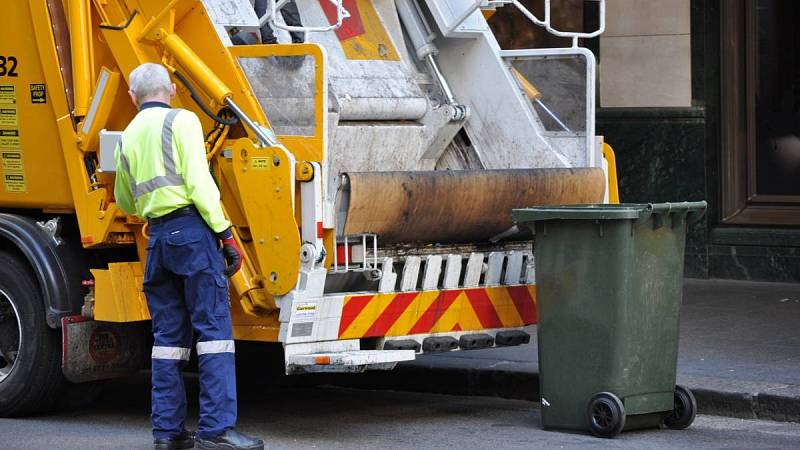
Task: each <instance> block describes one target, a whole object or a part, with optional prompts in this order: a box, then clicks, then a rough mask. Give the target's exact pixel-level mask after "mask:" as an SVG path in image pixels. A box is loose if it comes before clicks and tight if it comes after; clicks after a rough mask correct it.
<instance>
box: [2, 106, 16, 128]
mask: <svg viewBox="0 0 800 450" xmlns="http://www.w3.org/2000/svg"><path fill="white" fill-rule="evenodd" d="M16 126H19V121H18V120H17V108H0V127H16Z"/></svg>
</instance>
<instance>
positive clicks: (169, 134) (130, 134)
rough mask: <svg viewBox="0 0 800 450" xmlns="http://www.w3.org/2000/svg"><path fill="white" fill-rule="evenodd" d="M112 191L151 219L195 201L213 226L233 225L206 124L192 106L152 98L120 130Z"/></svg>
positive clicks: (120, 203)
mask: <svg viewBox="0 0 800 450" xmlns="http://www.w3.org/2000/svg"><path fill="white" fill-rule="evenodd" d="M115 157H116V162H117V176H116V183H115V185H114V196H115V197H116V199H117V205H118V206H119V207H120V208H121V209H122V210H123V211H125V212H127V213H128V214H136V215H137V216H140V217H143V218H147V219H152V218H155V217H161V216H163V215H165V214H167V213H169V212H172V211H173V210H175V209H177V208H180V207H183V206H188V205H192V204H193V205H194V206H195V207H196V208H197V210H198V211H199V212H200V215H201V216H202V217H203V219H204V220H205V221H206V223H207V224H208V226H209V227H211V229H212V230H213V231H214V232H215V233H219V232H220V231H224V230H225V229H227V228H228V227H229V226H230V222H228V220H227V219H225V216H224V214H223V212H222V206H221V205H220V196H219V189H218V188H217V185H216V183H214V179H213V178H212V177H211V173H209V171H208V163H207V162H206V154H205V144H204V140H203V129H202V127H201V126H200V120H199V119H198V118H197V116H196V115H195V114H194V113H192V112H191V111H186V110H182V109H171V108H170V107H169V105H165V104H163V103H158V102H148V103H145V104H144V105H142V108H141V111H139V114H137V115H136V117H134V119H133V120H132V121H131V123H130V124H129V125H128V127H127V128H125V131H124V132H123V133H122V139H121V140H120V143H119V145H118V146H117V150H116V153H115Z"/></svg>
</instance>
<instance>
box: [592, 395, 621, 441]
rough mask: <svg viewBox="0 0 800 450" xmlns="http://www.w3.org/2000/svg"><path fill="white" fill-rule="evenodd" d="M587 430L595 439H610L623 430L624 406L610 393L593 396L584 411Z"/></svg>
mask: <svg viewBox="0 0 800 450" xmlns="http://www.w3.org/2000/svg"><path fill="white" fill-rule="evenodd" d="M586 413H587V416H588V419H589V429H590V430H591V431H592V434H594V435H595V436H597V437H602V438H612V437H614V436H616V435H618V434H620V433H621V432H622V429H623V428H625V406H624V405H623V404H622V400H620V399H619V397H617V396H616V395H614V394H612V393H611V392H601V393H599V394H595V395H594V397H592V399H591V400H590V401H589V407H588V408H587V410H586Z"/></svg>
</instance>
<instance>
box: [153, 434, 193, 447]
mask: <svg viewBox="0 0 800 450" xmlns="http://www.w3.org/2000/svg"><path fill="white" fill-rule="evenodd" d="M153 444H154V445H153V448H154V449H155V450H183V449H187V448H194V433H192V432H191V431H187V430H183V431H181V434H179V435H177V436H175V437H174V438H171V439H155V440H153Z"/></svg>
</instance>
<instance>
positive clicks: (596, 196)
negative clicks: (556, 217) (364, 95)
mask: <svg viewBox="0 0 800 450" xmlns="http://www.w3.org/2000/svg"><path fill="white" fill-rule="evenodd" d="M605 187H606V183H605V176H604V174H603V171H602V170H601V169H594V168H581V169H504V170H453V171H449V170H448V171H427V172H355V173H353V172H351V173H347V174H344V175H343V176H342V182H341V186H340V188H339V192H338V193H337V201H336V203H337V211H338V215H337V224H338V225H337V231H338V234H339V236H353V235H358V234H362V233H375V234H377V235H378V240H379V242H381V243H382V244H389V243H398V242H403V243H411V242H426V243H463V242H486V241H488V240H489V239H490V238H491V237H493V236H496V235H498V234H500V233H503V232H505V231H507V230H509V229H510V228H511V227H512V226H513V222H512V220H511V210H512V209H514V208H524V207H528V206H535V205H561V204H586V203H600V202H602V201H603V195H604V193H605Z"/></svg>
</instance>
